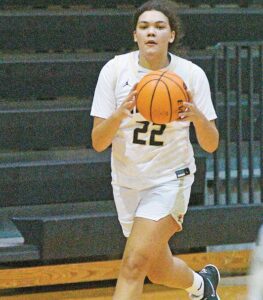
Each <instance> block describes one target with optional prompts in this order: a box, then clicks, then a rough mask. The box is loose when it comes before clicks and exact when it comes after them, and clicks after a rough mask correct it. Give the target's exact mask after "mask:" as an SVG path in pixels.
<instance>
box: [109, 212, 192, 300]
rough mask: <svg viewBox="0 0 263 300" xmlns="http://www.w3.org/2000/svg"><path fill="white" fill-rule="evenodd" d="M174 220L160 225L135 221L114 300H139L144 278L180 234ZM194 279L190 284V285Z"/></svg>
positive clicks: (147, 220) (141, 220) (164, 220)
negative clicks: (171, 238)
mask: <svg viewBox="0 0 263 300" xmlns="http://www.w3.org/2000/svg"><path fill="white" fill-rule="evenodd" d="M177 226H178V225H177V223H176V222H175V220H174V219H173V218H172V217H170V216H167V217H165V218H162V219H161V220H159V221H153V220H150V219H145V218H135V221H134V225H133V228H132V232H131V234H130V236H129V238H128V240H127V243H126V247H125V251H124V255H123V259H122V264H121V269H120V274H119V277H118V281H117V285H116V290H115V294H114V297H113V299H114V300H135V299H136V300H139V299H140V297H141V294H142V290H143V284H144V280H145V276H146V274H147V273H148V271H149V270H150V267H151V265H152V264H153V263H154V261H155V259H156V257H159V255H160V253H161V251H162V249H163V248H166V245H167V243H168V240H169V239H170V237H171V236H172V235H173V234H174V233H175V232H176V230H177ZM191 281H192V279H191V275H190V277H189V284H188V285H190V284H191Z"/></svg>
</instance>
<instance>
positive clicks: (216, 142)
mask: <svg viewBox="0 0 263 300" xmlns="http://www.w3.org/2000/svg"><path fill="white" fill-rule="evenodd" d="M218 147H219V136H218V133H217V136H216V138H215V139H213V141H212V142H210V143H209V144H207V145H206V146H205V147H202V148H203V149H204V150H205V151H206V152H208V153H213V152H215V151H216V150H217V149H218Z"/></svg>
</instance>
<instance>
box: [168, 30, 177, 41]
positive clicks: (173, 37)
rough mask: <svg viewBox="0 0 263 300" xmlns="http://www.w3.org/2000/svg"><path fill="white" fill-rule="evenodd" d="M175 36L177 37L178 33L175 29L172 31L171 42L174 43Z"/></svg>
mask: <svg viewBox="0 0 263 300" xmlns="http://www.w3.org/2000/svg"><path fill="white" fill-rule="evenodd" d="M175 38H176V33H175V31H174V30H173V31H172V32H171V38H170V40H169V43H173V42H174V39H175Z"/></svg>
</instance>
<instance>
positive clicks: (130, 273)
mask: <svg viewBox="0 0 263 300" xmlns="http://www.w3.org/2000/svg"><path fill="white" fill-rule="evenodd" d="M149 264H150V260H149V257H147V256H146V255H144V254H141V253H136V251H135V252H134V253H131V254H130V255H128V256H127V257H125V258H124V259H123V263H122V269H121V273H122V276H123V277H124V278H126V279H127V280H136V279H139V278H141V276H145V275H146V273H147V269H148V267H149Z"/></svg>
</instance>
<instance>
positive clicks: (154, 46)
mask: <svg viewBox="0 0 263 300" xmlns="http://www.w3.org/2000/svg"><path fill="white" fill-rule="evenodd" d="M174 38H175V32H174V31H171V28H170V25H169V20H168V18H167V17H166V16H165V15H164V14H163V13H162V12H160V11H156V10H149V11H145V12H144V13H142V14H141V15H140V17H139V19H138V22H137V26H136V30H135V31H134V41H135V42H137V44H138V47H139V50H140V53H141V54H142V55H144V56H147V55H149V54H164V55H167V51H168V46H169V43H172V42H173V41H174Z"/></svg>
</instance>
